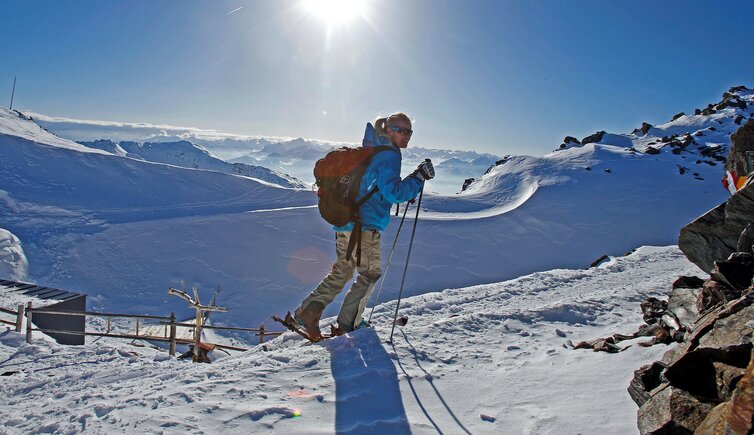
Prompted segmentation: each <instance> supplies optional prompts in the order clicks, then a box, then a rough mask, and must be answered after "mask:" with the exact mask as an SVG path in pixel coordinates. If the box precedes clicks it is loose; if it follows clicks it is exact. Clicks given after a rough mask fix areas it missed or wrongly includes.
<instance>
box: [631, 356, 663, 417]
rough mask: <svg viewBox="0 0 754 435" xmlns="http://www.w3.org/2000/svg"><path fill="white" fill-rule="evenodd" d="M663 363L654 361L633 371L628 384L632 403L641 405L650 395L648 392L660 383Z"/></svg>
mask: <svg viewBox="0 0 754 435" xmlns="http://www.w3.org/2000/svg"><path fill="white" fill-rule="evenodd" d="M663 370H665V365H664V364H662V363H660V362H658V361H655V362H653V363H652V364H647V365H645V366H642V367H641V368H640V369H639V370H635V371H634V377H633V379H631V383H630V384H629V385H628V394H629V395H630V396H631V399H633V401H634V403H636V404H637V405H639V406H641V405H643V404H644V402H646V401H647V400H649V398H650V397H651V395H650V392H651V391H652V390H654V389H655V388H657V387H659V386H660V385H662V382H663V380H662V378H661V376H660V375H661V374H662V372H663Z"/></svg>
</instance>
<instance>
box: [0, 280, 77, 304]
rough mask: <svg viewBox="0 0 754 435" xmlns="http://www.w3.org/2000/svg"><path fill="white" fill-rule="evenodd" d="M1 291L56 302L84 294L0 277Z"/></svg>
mask: <svg viewBox="0 0 754 435" xmlns="http://www.w3.org/2000/svg"><path fill="white" fill-rule="evenodd" d="M0 292H16V293H20V294H22V295H25V296H29V297H33V298H36V299H42V300H51V301H56V302H62V301H67V300H70V299H75V298H78V297H81V296H84V294H83V293H74V292H69V291H66V290H60V289H56V288H51V287H42V286H38V285H36V284H29V283H25V282H16V281H8V280H5V279H0Z"/></svg>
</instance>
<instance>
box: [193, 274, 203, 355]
mask: <svg viewBox="0 0 754 435" xmlns="http://www.w3.org/2000/svg"><path fill="white" fill-rule="evenodd" d="M194 292H195V293H196V289H194ZM197 299H198V298H197ZM201 342H202V311H201V310H196V322H195V324H194V358H193V359H192V360H193V362H199V345H200V344H201Z"/></svg>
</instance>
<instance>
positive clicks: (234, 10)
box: [225, 6, 243, 17]
mask: <svg viewBox="0 0 754 435" xmlns="http://www.w3.org/2000/svg"><path fill="white" fill-rule="evenodd" d="M241 9H243V6H241V7H240V8H238V9H233V10H232V11H230V12H228V13H227V14H225V16H226V17H227V16H228V15H230V14H232V13H234V12H238V11H240V10H241Z"/></svg>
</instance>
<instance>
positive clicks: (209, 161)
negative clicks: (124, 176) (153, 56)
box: [80, 140, 309, 189]
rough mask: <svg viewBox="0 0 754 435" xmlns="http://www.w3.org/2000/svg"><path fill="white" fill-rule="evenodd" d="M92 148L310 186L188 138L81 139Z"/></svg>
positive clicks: (275, 181) (155, 160)
mask: <svg viewBox="0 0 754 435" xmlns="http://www.w3.org/2000/svg"><path fill="white" fill-rule="evenodd" d="M80 143H81V144H82V145H85V146H87V147H89V148H96V149H102V150H105V151H108V152H111V153H113V154H116V155H119V156H121V157H129V158H136V159H140V160H147V161H150V162H155V163H166V164H170V165H175V166H180V167H183V168H193V169H207V170H212V171H218V172H224V173H226V174H235V175H243V176H244V177H251V178H256V179H259V180H263V181H266V182H269V183H273V184H277V185H280V186H282V187H289V188H300V189H301V188H307V187H309V186H308V185H306V184H305V183H302V182H301V181H299V180H297V179H296V178H294V177H291V176H290V175H286V174H282V173H279V172H275V171H273V170H270V169H267V168H265V167H262V166H252V165H246V164H243V163H228V162H226V161H224V160H220V159H218V158H217V157H215V156H213V155H212V154H210V152H209V151H207V150H205V149H204V148H202V147H201V146H198V145H194V144H193V143H191V142H188V141H179V142H157V143H152V142H145V143H139V142H131V141H123V142H119V143H115V142H113V141H111V140H97V141H93V142H80Z"/></svg>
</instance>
